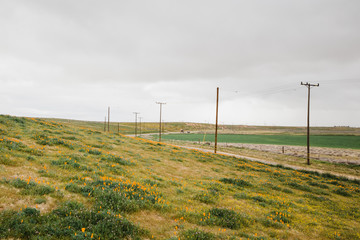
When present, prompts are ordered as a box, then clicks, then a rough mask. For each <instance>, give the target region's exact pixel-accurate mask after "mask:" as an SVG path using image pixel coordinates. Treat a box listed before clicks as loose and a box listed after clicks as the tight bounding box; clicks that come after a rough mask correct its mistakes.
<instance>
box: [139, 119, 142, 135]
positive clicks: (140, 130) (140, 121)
mask: <svg viewBox="0 0 360 240" xmlns="http://www.w3.org/2000/svg"><path fill="white" fill-rule="evenodd" d="M141 119H142V117H139V120H140V124H139V128H140V137H141Z"/></svg>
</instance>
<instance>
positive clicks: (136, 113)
mask: <svg viewBox="0 0 360 240" xmlns="http://www.w3.org/2000/svg"><path fill="white" fill-rule="evenodd" d="M133 113H134V114H135V137H137V115H138V114H140V113H139V112H133Z"/></svg>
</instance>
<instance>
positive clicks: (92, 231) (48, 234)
mask: <svg viewBox="0 0 360 240" xmlns="http://www.w3.org/2000/svg"><path fill="white" fill-rule="evenodd" d="M82 228H84V229H85V230H86V231H84V233H83V232H82V230H81V229H82ZM75 233H77V234H76V235H75ZM85 233H86V235H87V237H86V238H85ZM144 233H145V232H144V231H143V230H141V229H140V228H139V227H138V226H136V225H134V224H133V223H131V222H130V221H128V220H127V219H125V218H123V217H120V216H119V215H114V214H113V213H110V212H105V211H97V210H95V209H94V210H88V209H86V208H85V207H84V206H83V205H82V204H80V203H78V202H73V201H72V202H66V203H64V204H63V205H61V206H60V207H59V208H58V209H55V210H53V211H52V212H51V213H48V214H45V215H43V216H41V215H40V211H38V210H36V209H34V208H26V209H24V210H23V211H22V212H15V211H3V212H0V238H1V239H3V238H16V239H87V238H88V239H90V238H91V235H93V237H94V238H96V239H99V238H100V239H140V236H141V235H142V234H144Z"/></svg>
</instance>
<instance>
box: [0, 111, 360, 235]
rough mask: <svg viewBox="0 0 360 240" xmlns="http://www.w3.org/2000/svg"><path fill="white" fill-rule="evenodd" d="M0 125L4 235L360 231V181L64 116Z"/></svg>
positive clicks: (3, 119)
mask: <svg viewBox="0 0 360 240" xmlns="http://www.w3.org/2000/svg"><path fill="white" fill-rule="evenodd" d="M81 124H86V122H83V123H81ZM91 124H92V123H91ZM91 124H89V126H91ZM0 129H1V131H0V156H4V158H2V160H1V161H0V173H1V179H0V192H1V194H0V209H1V211H0V239H64V240H67V239H99V237H100V239H134V240H135V239H163V240H170V239H171V240H175V239H176V240H178V239H179V238H180V239H181V240H184V239H199V240H201V239H204V240H205V239H206V240H209V239H214V240H215V239H219V240H222V239H224V240H225V239H234V240H235V239H237V240H238V239H359V238H360V236H359V233H358V229H360V207H359V204H358V203H359V202H360V182H359V181H353V180H348V179H345V178H341V177H335V176H334V175H331V174H316V173H312V172H309V171H294V170H291V169H289V168H285V167H281V166H269V165H266V164H261V163H257V162H251V161H247V160H244V159H239V158H234V157H229V156H223V155H219V154H212V153H206V152H202V151H195V150H188V149H181V148H179V147H176V146H172V145H169V144H164V143H158V142H153V141H150V140H146V139H140V138H131V137H126V136H123V135H119V134H117V133H108V132H106V133H104V132H101V131H99V130H97V129H92V128H91V127H83V126H80V125H79V123H74V124H72V122H71V121H70V122H66V121H65V120H64V121H61V122H58V121H53V120H49V119H45V120H44V119H35V118H19V117H12V116H3V115H0Z"/></svg>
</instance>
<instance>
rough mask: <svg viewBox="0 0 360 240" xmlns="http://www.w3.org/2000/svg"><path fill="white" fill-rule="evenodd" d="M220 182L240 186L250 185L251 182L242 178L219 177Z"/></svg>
mask: <svg viewBox="0 0 360 240" xmlns="http://www.w3.org/2000/svg"><path fill="white" fill-rule="evenodd" d="M220 182H223V183H228V184H233V185H236V186H240V187H249V186H252V185H251V183H249V182H247V181H245V180H243V179H237V178H221V179H220Z"/></svg>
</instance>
